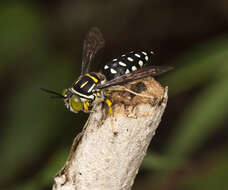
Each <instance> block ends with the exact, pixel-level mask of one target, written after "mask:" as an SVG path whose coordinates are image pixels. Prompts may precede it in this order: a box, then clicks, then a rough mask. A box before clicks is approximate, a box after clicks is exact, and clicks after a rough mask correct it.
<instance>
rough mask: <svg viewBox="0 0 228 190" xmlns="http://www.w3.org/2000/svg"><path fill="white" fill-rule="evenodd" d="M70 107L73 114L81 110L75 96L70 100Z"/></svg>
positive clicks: (81, 106)
mask: <svg viewBox="0 0 228 190" xmlns="http://www.w3.org/2000/svg"><path fill="white" fill-rule="evenodd" d="M70 106H71V108H72V109H73V110H74V111H75V112H78V111H80V110H82V109H83V104H82V101H81V100H80V98H79V97H78V96H75V95H74V96H72V97H71V98H70Z"/></svg>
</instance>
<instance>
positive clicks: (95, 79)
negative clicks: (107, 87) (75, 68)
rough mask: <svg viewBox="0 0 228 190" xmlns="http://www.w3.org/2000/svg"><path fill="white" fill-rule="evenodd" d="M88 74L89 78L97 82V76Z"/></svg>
mask: <svg viewBox="0 0 228 190" xmlns="http://www.w3.org/2000/svg"><path fill="white" fill-rule="evenodd" d="M86 75H87V76H88V77H89V78H91V79H92V80H93V81H94V82H95V83H97V82H98V79H97V78H95V77H93V76H91V75H90V74H86Z"/></svg>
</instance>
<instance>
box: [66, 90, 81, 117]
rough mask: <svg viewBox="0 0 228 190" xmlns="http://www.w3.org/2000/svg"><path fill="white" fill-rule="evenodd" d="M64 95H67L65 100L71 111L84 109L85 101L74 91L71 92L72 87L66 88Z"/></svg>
mask: <svg viewBox="0 0 228 190" xmlns="http://www.w3.org/2000/svg"><path fill="white" fill-rule="evenodd" d="M62 95H63V96H64V97H65V99H64V102H65V105H66V107H67V109H69V110H70V111H72V112H74V113H77V112H79V111H81V110H83V103H82V101H81V99H80V97H79V96H78V95H76V94H74V93H73V92H71V90H70V89H64V90H63V92H62Z"/></svg>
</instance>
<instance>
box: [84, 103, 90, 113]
mask: <svg viewBox="0 0 228 190" xmlns="http://www.w3.org/2000/svg"><path fill="white" fill-rule="evenodd" d="M84 110H85V111H86V112H87V111H88V110H89V102H88V101H86V102H84Z"/></svg>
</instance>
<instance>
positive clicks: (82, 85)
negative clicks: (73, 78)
mask: <svg viewBox="0 0 228 190" xmlns="http://www.w3.org/2000/svg"><path fill="white" fill-rule="evenodd" d="M87 83H88V81H86V82H84V83H83V84H81V86H80V88H83V87H84V86H85V85H86V84H87Z"/></svg>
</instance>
